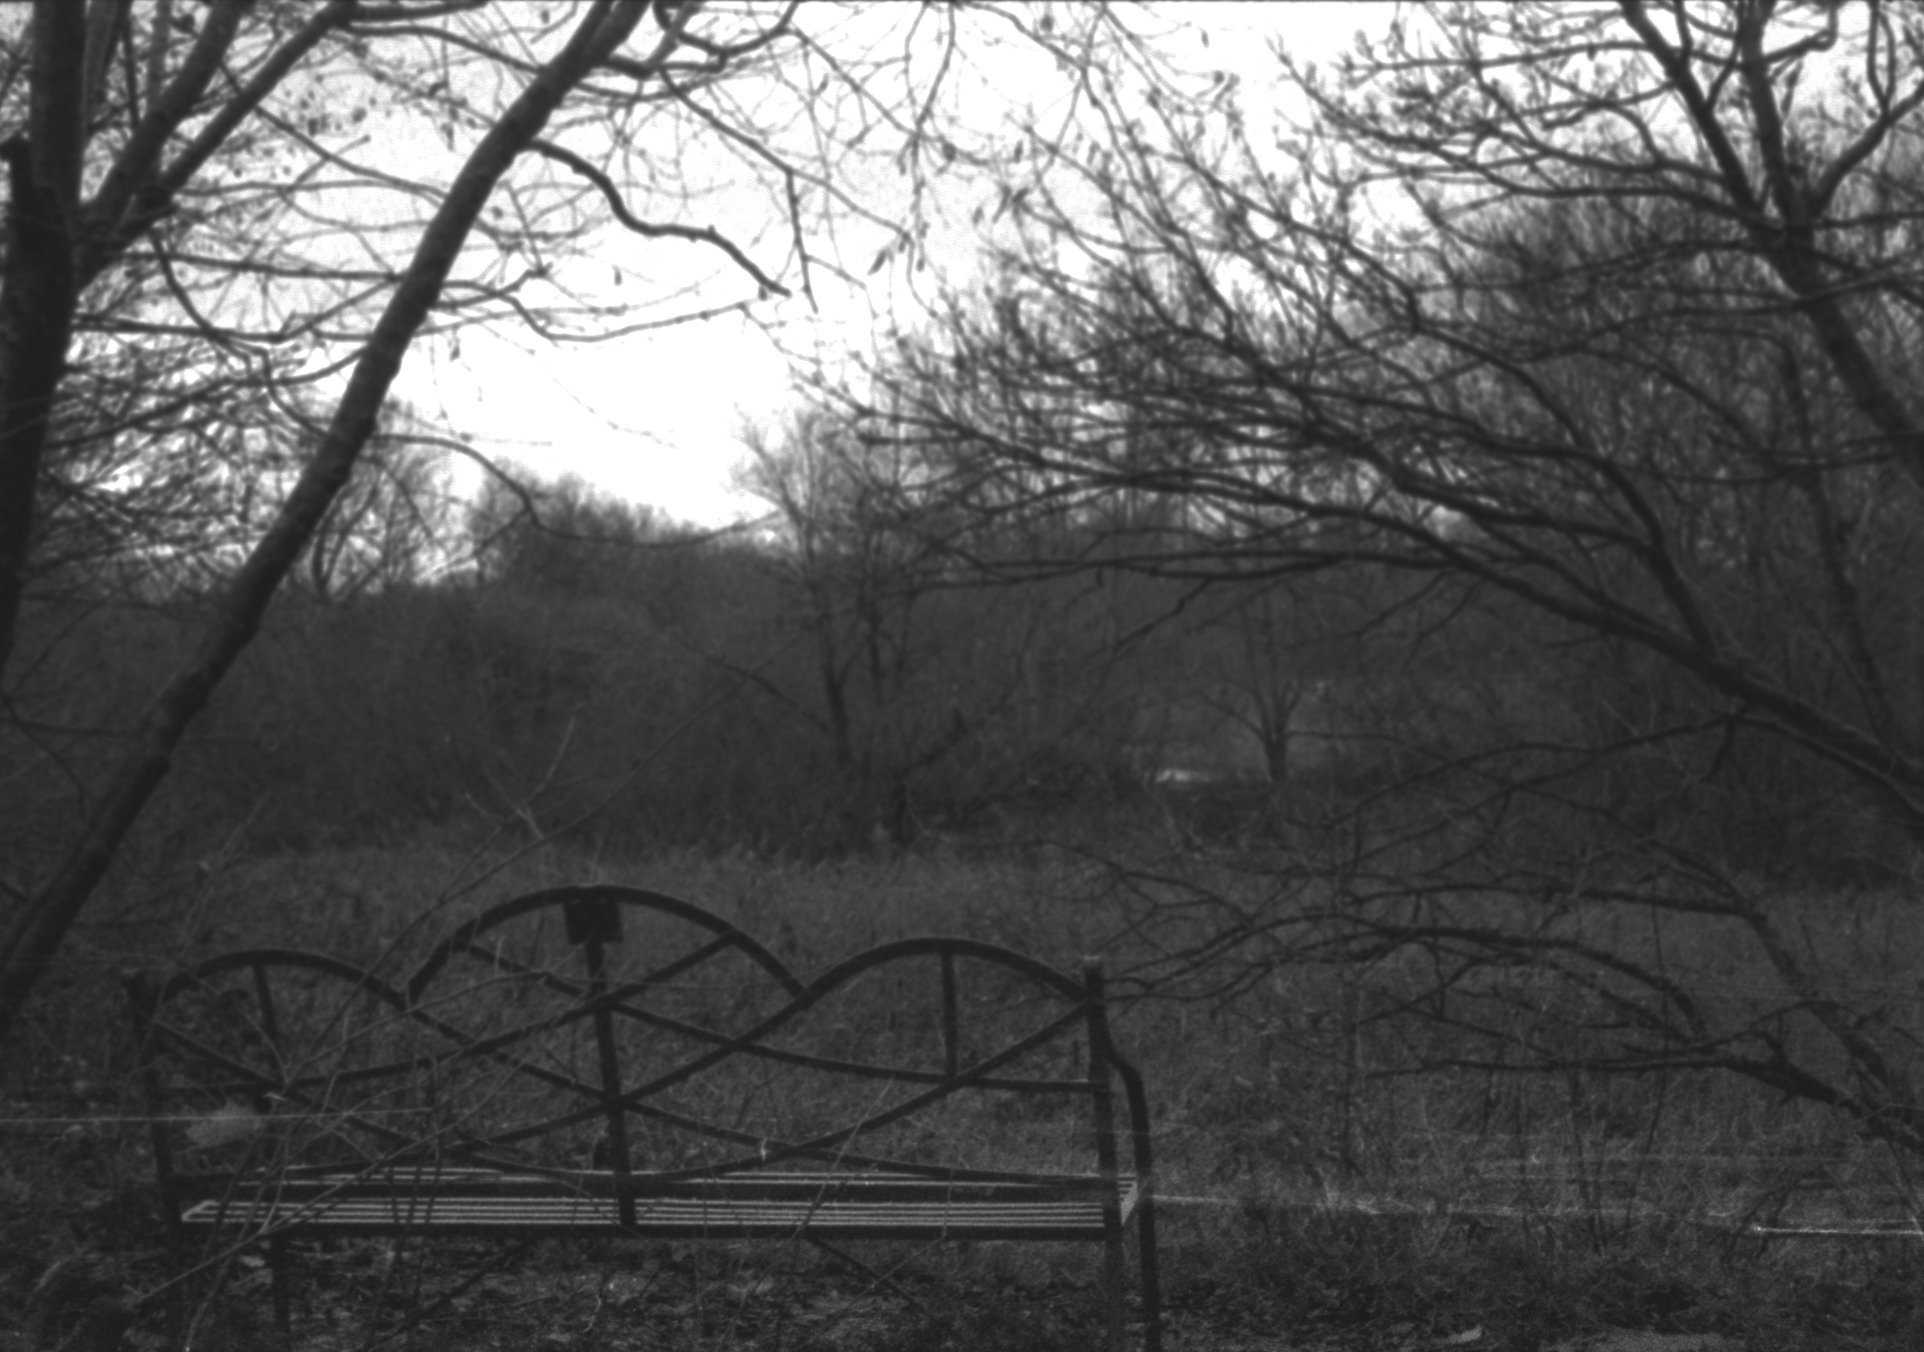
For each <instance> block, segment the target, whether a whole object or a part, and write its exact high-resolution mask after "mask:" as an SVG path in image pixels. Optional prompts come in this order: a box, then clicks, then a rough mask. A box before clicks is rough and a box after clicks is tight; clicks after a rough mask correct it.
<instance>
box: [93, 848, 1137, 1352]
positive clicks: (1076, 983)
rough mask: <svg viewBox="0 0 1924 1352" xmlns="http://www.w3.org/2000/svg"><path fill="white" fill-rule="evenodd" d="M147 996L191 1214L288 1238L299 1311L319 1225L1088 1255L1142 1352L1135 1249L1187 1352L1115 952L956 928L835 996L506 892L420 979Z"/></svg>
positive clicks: (613, 890)
mask: <svg viewBox="0 0 1924 1352" xmlns="http://www.w3.org/2000/svg"><path fill="white" fill-rule="evenodd" d="M130 993H131V995H132V1003H133V1008H134V1013H135V1019H136V1024H137V1027H138V1030H139V1035H140V1038H141V1046H142V1059H143V1074H144V1076H145V1079H146V1084H147V1088H148V1090H149V1093H150V1095H151V1097H152V1098H153V1100H154V1116H155V1118H156V1119H157V1125H156V1128H155V1135H154V1152H155V1159H156V1165H157V1169H158V1172H159V1175H160V1182H161V1187H162V1190H163V1193H164V1195H165V1198H166V1202H167V1212H168V1215H169V1218H170V1223H172V1224H173V1225H174V1226H175V1227H176V1230H177V1231H178V1232H179V1234H180V1236H181V1237H182V1239H183V1242H185V1240H186V1238H187V1237H188V1236H189V1235H190V1234H194V1233H198V1234H206V1235H222V1236H227V1237H228V1238H230V1239H231V1238H232V1236H234V1235H235V1234H236V1233H238V1234H241V1235H243V1236H253V1237H259V1238H265V1239H268V1240H270V1241H273V1242H274V1247H273V1250H272V1251H273V1252H274V1254H275V1256H276V1260H277V1261H276V1299H277V1307H278V1310H279V1313H280V1314H281V1317H282V1319H283V1322H285V1320H286V1318H287V1310H288V1307H287V1298H286V1284H285V1279H284V1278H285V1274H284V1270H283V1269H284V1263H283V1262H282V1261H281V1256H282V1253H283V1250H284V1241H285V1239H286V1238H288V1237H290V1236H301V1235H314V1234H330V1233H331V1234H388V1235H392V1234H437V1233H443V1234H502V1235H506V1234H528V1235H533V1234H542V1235H570V1234H604V1235H626V1236H633V1237H641V1238H646V1237H678V1238H703V1237H708V1238H776V1237H785V1236H795V1235H799V1236H802V1237H804V1238H808V1239H812V1240H815V1241H817V1242H821V1241H826V1240H830V1239H840V1240H847V1239H922V1240H932V1239H1006V1240H1044V1239H1046V1240H1087V1241H1091V1242H1096V1243H1100V1244H1102V1245H1103V1246H1104V1281H1105V1284H1106V1285H1107V1286H1109V1287H1110V1288H1111V1290H1110V1295H1111V1296H1112V1297H1113V1298H1112V1299H1111V1300H1109V1301H1108V1302H1107V1306H1108V1310H1109V1312H1110V1315H1109V1317H1110V1319H1111V1321H1112V1322H1111V1327H1110V1330H1109V1332H1110V1336H1111V1341H1112V1342H1117V1343H1119V1342H1120V1340H1121V1337H1122V1332H1123V1329H1122V1323H1121V1319H1122V1314H1121V1312H1122V1309H1123V1300H1122V1295H1123V1292H1124V1280H1123V1274H1124V1242H1123V1241H1124V1236H1125V1233H1126V1232H1133V1234H1134V1236H1135V1238H1136V1248H1137V1266H1138V1276H1139V1280H1138V1284H1137V1287H1138V1291H1139V1293H1140V1300H1141V1312H1142V1320H1143V1328H1144V1340H1145V1342H1146V1343H1147V1345H1149V1346H1151V1347H1155V1346H1156V1345H1157V1344H1158V1342H1159V1338H1160V1331H1159V1329H1160V1321H1159V1311H1158V1306H1159V1300H1158V1295H1157V1275H1156V1255H1155V1228H1154V1211H1153V1204H1152V1199H1151V1190H1150V1182H1151V1172H1152V1171H1151V1155H1150V1138H1149V1122H1148V1106H1147V1098H1146V1095H1145V1093H1144V1091H1143V1086H1142V1080H1141V1076H1140V1075H1139V1074H1137V1072H1136V1071H1135V1069H1134V1067H1132V1066H1131V1065H1130V1064H1129V1063H1128V1062H1127V1061H1126V1060H1124V1059H1123V1058H1122V1057H1121V1055H1119V1054H1118V1052H1117V1051H1116V1049H1115V1047H1114V1046H1113V1044H1112V1041H1111V1038H1110V1032H1109V1024H1108V1014H1107V1010H1106V1007H1105V1004H1104V999H1103V987H1102V973H1101V968H1100V966H1099V964H1097V963H1095V962H1094V961H1090V962H1087V963H1085V965H1084V967H1083V969H1082V971H1081V972H1080V973H1078V974H1076V975H1070V974H1067V973H1064V972H1061V971H1059V970H1057V969H1056V968H1053V967H1051V966H1049V965H1047V964H1045V963H1042V962H1039V961H1037V960H1036V959H1034V958H1032V957H1029V956H1027V955H1025V954H1021V953H1018V952H1016V951H1015V950H1013V949H1010V948H1006V947H1003V946H1001V945H998V944H993V943H987V942H983V941H981V940H975V939H964V938H950V937H927V938H916V939H904V940H898V941H895V942H891V943H884V944H881V945H878V946H876V947H873V948H870V949H868V950H866V951H864V952H861V953H857V954H855V955H854V956H852V957H849V958H846V959H844V960H843V961H841V962H839V963H836V964H835V965H833V966H831V967H829V968H828V969H827V970H825V971H822V972H820V973H818V974H816V975H815V976H813V977H811V978H808V979H806V980H805V979H803V978H802V977H801V976H799V975H797V974H796V973H795V972H793V971H792V970H791V969H790V968H789V967H788V965H787V964H785V963H784V962H783V961H782V960H781V959H780V958H778V957H777V956H776V955H775V953H774V952H772V951H771V950H770V949H769V948H768V947H766V946H765V945H764V944H762V943H761V942H760V941H759V940H757V939H755V938H753V937H752V936H750V935H748V934H747V933H745V932H744V931H742V930H741V929H739V928H738V927H736V926H735V925H733V924H732V923H730V922H728V921H727V920H725V919H723V918H721V917H719V916H717V915H715V914H713V913H712V912H709V911H707V910H705V909H704V908H702V907H699V906H696V905H694V904H692V903H689V902H686V901H682V900H679V899H677V898H673V897H668V896H664V895H662V894H660V893H656V892H648V891H643V890H640V889H634V888H624V887H612V886H598V887H569V888H555V889H549V890H547V891H543V892H537V893H534V894H532V895H529V896H524V897H518V898H516V899H514V900H512V901H508V902H504V903H502V904H500V905H497V906H495V907H492V908H490V909H489V910H487V911H484V912H483V913H482V914H480V915H478V916H476V917H475V918H473V919H472V920H469V921H467V922H466V923H464V924H462V925H461V926H459V927H458V928H457V929H455V930H454V931H453V932H452V933H451V934H449V935H448V936H447V938H445V939H444V940H442V941H441V942H440V943H439V944H437V945H436V946H435V947H434V948H433V949H432V950H430V951H429V953H428V954H427V956H426V957H425V958H423V959H422V960H421V962H420V964H419V965H418V966H417V967H416V968H415V970H414V971H413V972H412V973H410V974H409V975H408V976H407V978H406V979H405V980H402V981H399V982H396V983H389V982H388V981H385V980H383V979H382V978H380V977H379V976H377V975H375V974H373V973H370V972H367V971H364V970H362V969H360V968H358V967H355V966H353V965H352V964H349V963H344V962H341V961H338V960H336V959H332V958H328V957H323V956H319V955H315V954H310V953H302V952H297V951H293V950H287V949H252V950H247V951H245V952H238V953H230V954H225V955H222V956H220V957H217V958H213V959H210V960H208V961H206V962H202V963H199V964H197V965H195V966H193V967H190V968H188V969H186V970H184V971H181V972H178V973H176V974H174V975H172V976H169V977H166V978H165V979H154V978H151V977H149V978H139V979H136V980H134V981H132V982H131V983H130ZM1118 1088H1120V1090H1121V1092H1120V1093H1118V1092H1117V1090H1118ZM1125 1158H1126V1160H1127V1163H1126V1164H1125V1163H1124V1159H1125Z"/></svg>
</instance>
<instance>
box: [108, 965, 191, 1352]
mask: <svg viewBox="0 0 1924 1352" xmlns="http://www.w3.org/2000/svg"><path fill="white" fill-rule="evenodd" d="M122 983H123V984H124V985H125V987H126V990H127V1007H128V1009H129V1011H130V1012H131V1013H132V1014H133V1019H134V1047H135V1049H136V1052H137V1059H138V1064H139V1066H140V1071H139V1075H140V1092H141V1095H142V1097H144V1098H145V1099H146V1100H147V1132H148V1139H149V1140H150V1141H151V1142H152V1145H153V1151H154V1178H155V1180H156V1181H157V1182H158V1183H159V1185H160V1209H161V1214H162V1215H163V1216H164V1217H165V1224H166V1228H167V1267H168V1276H169V1277H170V1278H172V1280H171V1281H169V1282H168V1283H167V1337H168V1342H169V1345H170V1346H172V1347H175V1348H180V1347H184V1346H185V1345H186V1341H187V1323H186V1320H187V1311H186V1307H185V1306H184V1305H183V1304H182V1303H181V1294H180V1275H181V1269H182V1267H183V1266H184V1265H185V1264H186V1262H187V1236H186V1227H185V1226H183V1225H182V1224H181V1223H180V1189H179V1188H178V1187H177V1186H176V1185H175V1182H174V1146H173V1142H172V1141H170V1140H169V1139H168V1137H167V1122H166V1117H167V1111H166V1100H165V1096H164V1095H163V1094H162V1093H161V1088H160V1071H159V1068H158V1067H157V1066H156V1065H155V1057H156V1056H157V1055H158V1049H157V1048H156V1047H155V1032H154V1024H155V1022H156V1020H157V1018H158V1017H159V1002H160V993H159V991H158V990H157V989H156V988H155V987H156V984H157V983H156V980H155V978H154V977H153V976H152V974H150V973H147V972H128V973H126V974H125V975H124V976H123V978H122Z"/></svg>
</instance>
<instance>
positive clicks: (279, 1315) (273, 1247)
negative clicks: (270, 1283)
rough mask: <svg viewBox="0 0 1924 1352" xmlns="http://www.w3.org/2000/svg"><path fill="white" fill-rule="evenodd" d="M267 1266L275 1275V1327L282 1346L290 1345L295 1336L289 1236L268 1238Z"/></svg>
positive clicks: (276, 1235)
mask: <svg viewBox="0 0 1924 1352" xmlns="http://www.w3.org/2000/svg"><path fill="white" fill-rule="evenodd" d="M267 1265H268V1267H269V1268H270V1269H272V1271H273V1274H274V1327H275V1328H277V1329H279V1330H280V1333H281V1345H282V1346H284V1347H285V1346H287V1345H289V1344H290V1342H291V1340H292V1335H293V1323H294V1311H293V1302H292V1301H290V1300H289V1299H288V1293H287V1281H288V1277H287V1236H286V1235H280V1234H275V1235H269V1236H268V1237H267Z"/></svg>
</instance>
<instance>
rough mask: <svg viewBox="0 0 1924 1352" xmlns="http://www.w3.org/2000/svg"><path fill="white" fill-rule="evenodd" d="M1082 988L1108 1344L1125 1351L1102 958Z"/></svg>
mask: <svg viewBox="0 0 1924 1352" xmlns="http://www.w3.org/2000/svg"><path fill="white" fill-rule="evenodd" d="M1082 985H1083V990H1084V991H1085V992H1086V994H1085V996H1084V998H1085V999H1086V1000H1087V1001H1088V1004H1089V1092H1090V1094H1091V1096H1092V1097H1093V1098H1094V1100H1095V1119H1096V1165H1097V1167H1098V1168H1099V1169H1100V1170H1101V1172H1102V1182H1103V1189H1102V1254H1103V1259H1102V1285H1103V1295H1104V1296H1105V1298H1106V1299H1105V1300H1104V1302H1103V1303H1104V1305H1105V1306H1107V1311H1106V1313H1107V1315H1108V1322H1109V1346H1110V1348H1111V1349H1112V1352H1122V1340H1123V1323H1122V1314H1123V1285H1124V1282H1123V1264H1122V1179H1121V1170H1120V1169H1119V1168H1118V1167H1117V1164H1116V1103H1115V1097H1114V1094H1113V1091H1112V1090H1111V1088H1110V1085H1109V1074H1110V1058H1111V1052H1110V1047H1109V1016H1108V1013H1107V1011H1106V1009H1105V1008H1104V1005H1103V987H1102V960H1101V959H1100V958H1084V959H1083V960H1082Z"/></svg>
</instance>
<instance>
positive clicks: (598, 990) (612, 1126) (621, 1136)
mask: <svg viewBox="0 0 1924 1352" xmlns="http://www.w3.org/2000/svg"><path fill="white" fill-rule="evenodd" d="M562 914H563V915H564V916H565V917H566V920H567V929H568V940H569V942H570V943H574V944H578V945H581V946H582V947H583V948H584V949H585V950H586V956H587V963H588V1003H589V1005H590V1006H591V1007H592V1009H593V1015H592V1018H593V1021H594V1026H595V1045H596V1048H597V1050H598V1051H599V1053H600V1058H601V1092H602V1102H603V1104H604V1105H605V1108H606V1112H607V1118H608V1160H609V1167H610V1168H611V1169H612V1170H613V1173H614V1183H615V1210H616V1214H617V1215H618V1216H619V1217H620V1219H621V1223H622V1224H623V1225H625V1226H633V1225H634V1223H635V1193H634V1187H633V1184H632V1182H631V1179H632V1178H633V1169H632V1166H631V1165H630V1163H629V1159H628V1114H627V1113H626V1111H625V1110H624V1109H623V1108H622V1106H621V1059H620V1058H619V1057H618V1056H617V1055H616V1054H615V1018H614V1013H613V1011H612V1010H610V1009H609V1008H608V1003H607V995H608V976H607V969H606V958H607V954H606V952H605V951H604V946H605V945H606V944H609V943H620V942H621V912H620V911H619V910H617V909H616V908H615V904H614V902H613V901H611V900H609V899H608V898H606V897H578V898H575V899H573V900H571V901H567V902H564V903H563V906H562Z"/></svg>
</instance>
